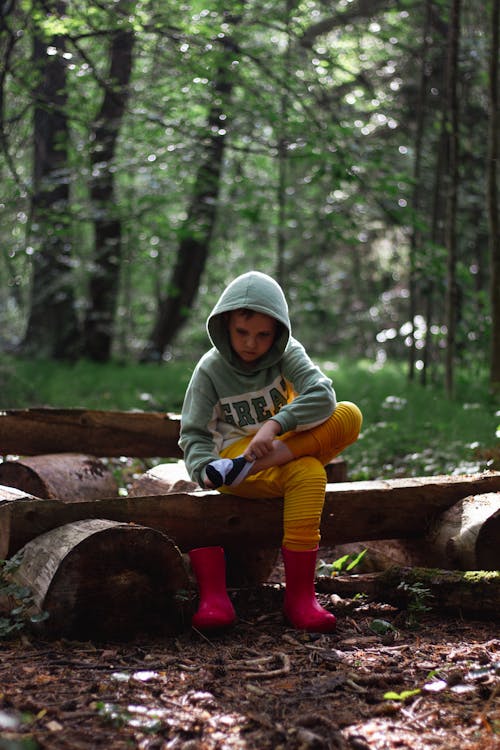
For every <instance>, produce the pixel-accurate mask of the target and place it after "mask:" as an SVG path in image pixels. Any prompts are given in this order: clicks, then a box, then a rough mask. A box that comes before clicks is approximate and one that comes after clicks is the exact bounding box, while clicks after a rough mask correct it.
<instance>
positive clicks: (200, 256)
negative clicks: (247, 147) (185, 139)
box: [142, 16, 239, 360]
mask: <svg viewBox="0 0 500 750" xmlns="http://www.w3.org/2000/svg"><path fill="white" fill-rule="evenodd" d="M238 20H239V19H238V18H236V19H235V18H234V17H233V18H232V21H233V23H235V22H236V23H237V22H238ZM228 21H229V16H228ZM221 43H222V51H221V57H220V62H219V64H218V66H217V70H216V72H215V75H214V81H213V90H214V96H213V100H212V105H211V107H210V110H209V114H208V118H207V124H206V129H207V136H206V139H205V145H204V148H203V155H202V157H201V162H200V166H199V168H198V171H197V174H196V179H195V182H194V186H193V191H192V194H191V198H190V203H189V208H188V212H187V217H186V219H185V221H184V224H183V227H182V231H181V234H180V237H181V239H180V242H179V246H178V249H177V257H176V261H175V265H174V268H173V271H172V275H171V278H170V282H169V285H168V291H167V294H166V295H165V296H164V297H163V298H162V299H160V301H159V304H158V310H157V316H156V321H155V325H154V327H153V330H152V332H151V335H150V337H149V341H148V343H147V345H146V347H145V349H144V352H143V354H142V359H144V360H151V359H155V360H158V359H161V357H162V356H163V354H164V352H165V350H166V348H167V347H168V345H169V344H170V343H171V342H172V341H173V339H174V338H175V336H176V334H177V332H178V331H179V329H180V328H181V327H182V326H183V324H184V323H185V321H186V320H187V317H188V315H189V312H190V310H191V307H192V305H193V303H194V300H195V299H196V295H197V293H198V288H199V285H200V279H201V276H202V274H203V271H204V269H205V265H206V262H207V259H208V255H209V252H210V242H211V239H212V235H213V232H214V227H215V222H216V218H217V205H218V200H219V190H220V182H221V173H222V165H223V157H224V150H225V144H226V138H227V133H228V130H229V127H230V124H231V123H230V116H229V109H230V103H231V94H232V90H233V82H232V79H231V73H230V71H229V63H230V61H231V59H232V55H233V54H234V45H233V42H232V40H231V38H230V36H229V35H227V36H225V37H224V38H223V40H222V42H221Z"/></svg>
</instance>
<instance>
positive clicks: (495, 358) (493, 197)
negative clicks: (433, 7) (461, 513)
mask: <svg viewBox="0 0 500 750" xmlns="http://www.w3.org/2000/svg"><path fill="white" fill-rule="evenodd" d="M499 28H500V0H492V5H491V53H490V69H489V109H490V113H489V136H488V173H487V190H488V193H487V206H488V220H489V245H490V267H491V271H490V299H491V353H490V387H491V390H492V391H493V393H496V394H498V393H500V221H499V205H498V203H499V192H498V159H499V138H500V136H499V131H500V106H499V77H498V59H499V46H500V30H499Z"/></svg>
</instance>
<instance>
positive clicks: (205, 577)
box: [189, 547, 236, 630]
mask: <svg viewBox="0 0 500 750" xmlns="http://www.w3.org/2000/svg"><path fill="white" fill-rule="evenodd" d="M189 559H190V560H191V567H192V569H193V572H194V574H195V576H196V581H197V583H198V588H199V592H200V603H199V605H198V611H197V612H196V613H195V614H194V615H193V618H192V621H191V622H192V624H193V626H194V627H195V628H198V630H214V629H216V628H225V627H228V626H229V625H232V624H233V623H234V621H235V620H236V613H235V611H234V607H233V605H232V604H231V600H230V599H229V596H228V594H227V590H226V558H225V555H224V550H223V549H222V547H198V548H197V549H192V550H191V552H190V553H189Z"/></svg>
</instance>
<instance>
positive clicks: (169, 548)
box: [16, 519, 189, 641]
mask: <svg viewBox="0 0 500 750" xmlns="http://www.w3.org/2000/svg"><path fill="white" fill-rule="evenodd" d="M22 555H23V560H22V564H21V566H20V568H19V570H18V571H17V573H16V579H17V580H18V581H20V582H22V583H23V584H24V585H27V586H29V587H30V588H31V589H32V591H33V593H34V598H35V602H36V605H37V609H38V611H39V612H46V613H47V614H48V618H47V619H46V620H44V621H43V623H41V624H40V625H39V626H37V627H39V629H40V630H41V631H42V632H43V635H45V636H47V637H61V636H67V637H71V638H77V639H83V640H87V639H98V640H99V639H104V640H116V641H121V640H127V639H129V638H131V637H133V636H136V635H138V634H141V633H146V632H147V633H161V634H173V633H176V632H179V631H180V630H181V629H182V628H183V627H184V625H185V621H189V620H188V617H189V613H188V612H187V607H188V597H187V596H186V593H187V590H188V586H189V583H188V577H187V573H186V570H185V567H184V564H183V561H182V555H181V553H180V551H179V549H178V548H177V547H176V546H175V544H174V543H173V542H172V541H171V540H170V539H168V537H167V536H165V535H164V534H162V533H161V532H159V531H156V530H154V529H150V528H146V527H143V526H136V525H133V524H126V523H119V522H114V521H107V520H104V519H93V520H88V521H78V522H75V523H71V524H67V525H66V526H62V527H59V528H57V529H54V530H52V531H49V532H47V533H46V534H42V535H41V536H39V537H37V538H36V539H34V540H33V541H31V542H29V543H28V544H27V545H26V546H25V547H24V548H23V550H22Z"/></svg>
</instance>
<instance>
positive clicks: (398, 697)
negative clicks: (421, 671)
mask: <svg viewBox="0 0 500 750" xmlns="http://www.w3.org/2000/svg"><path fill="white" fill-rule="evenodd" d="M421 692H422V691H421V690H420V688H415V689H414V690H402V691H401V692H400V693H396V692H394V691H393V690H389V691H388V692H387V693H384V700H386V701H401V702H404V701H407V700H408V699H409V698H414V697H415V696H416V695H419V694H420V693H421Z"/></svg>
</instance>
